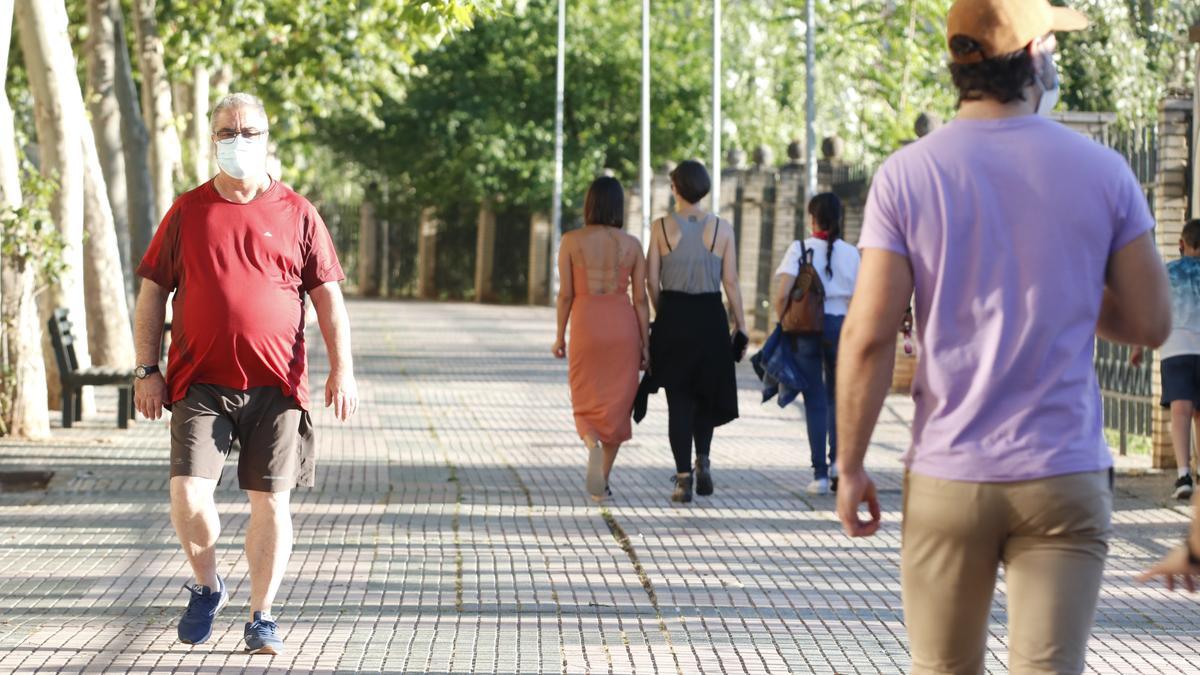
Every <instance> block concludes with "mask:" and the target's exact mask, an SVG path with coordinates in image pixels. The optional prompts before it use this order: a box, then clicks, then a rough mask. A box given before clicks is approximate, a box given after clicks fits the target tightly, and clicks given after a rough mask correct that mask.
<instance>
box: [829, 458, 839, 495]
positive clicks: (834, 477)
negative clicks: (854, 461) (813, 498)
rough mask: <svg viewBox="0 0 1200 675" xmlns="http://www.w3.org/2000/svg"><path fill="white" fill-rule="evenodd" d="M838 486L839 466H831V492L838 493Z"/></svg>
mask: <svg viewBox="0 0 1200 675" xmlns="http://www.w3.org/2000/svg"><path fill="white" fill-rule="evenodd" d="M837 486H838V476H837V465H836V464H830V465H829V491H830V492H837Z"/></svg>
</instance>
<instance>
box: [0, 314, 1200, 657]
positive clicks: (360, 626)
mask: <svg viewBox="0 0 1200 675" xmlns="http://www.w3.org/2000/svg"><path fill="white" fill-rule="evenodd" d="M351 314H352V317H353V323H354V341H355V351H356V360H357V367H358V371H359V378H360V379H359V382H360V388H361V393H362V398H363V405H362V411H361V413H360V415H359V416H358V417H357V418H356V419H355V420H354V421H353V422H352V423H350V424H348V425H340V424H338V423H337V422H336V421H335V420H333V419H332V417H331V416H330V415H329V414H328V413H327V412H326V411H325V410H318V411H316V413H315V419H316V422H317V427H318V430H317V431H318V444H319V453H320V454H319V457H320V459H319V464H318V486H317V487H316V488H315V489H312V490H301V491H298V492H297V493H296V495H295V496H294V498H293V505H294V511H295V539H296V542H295V553H294V556H293V558H292V561H291V564H290V565H289V569H288V578H287V579H286V580H285V582H284V584H283V587H282V589H281V591H280V594H279V598H278V603H277V607H276V610H275V613H276V615H277V617H278V618H279V620H280V622H281V623H282V626H283V628H284V630H285V631H286V638H287V645H288V648H289V653H288V654H287V655H286V656H282V657H276V658H269V657H262V656H247V655H245V654H244V653H242V652H241V651H240V650H241V644H240V641H241V631H242V625H243V623H244V622H245V621H246V620H247V616H246V615H247V613H248V609H247V601H248V597H249V577H248V571H247V568H246V562H245V558H244V555H243V554H242V552H241V544H242V538H243V536H244V532H245V527H246V523H247V518H248V515H249V510H248V506H247V504H246V502H245V499H244V497H243V496H242V495H241V494H240V493H239V492H238V490H237V489H236V485H234V483H235V482H236V474H235V473H234V465H233V463H232V462H230V464H229V465H228V466H227V468H226V472H225V474H224V477H223V480H222V485H221V487H220V488H219V490H218V502H219V507H220V510H221V513H222V528H223V531H222V537H221V543H220V546H221V548H220V560H221V572H222V574H223V575H224V576H225V578H226V580H227V584H228V587H229V589H230V591H231V593H232V602H231V604H230V606H229V607H228V608H227V609H226V610H225V612H224V613H223V614H222V615H221V616H220V617H219V619H218V621H217V624H216V628H215V632H214V636H213V639H212V641H211V642H210V643H209V644H206V645H201V646H196V647H188V646H186V645H182V644H179V643H177V642H176V641H175V624H176V622H177V621H178V618H179V615H180V614H181V612H182V608H183V606H184V604H185V600H186V594H185V593H184V592H183V590H182V589H181V588H180V585H181V584H182V583H183V582H185V581H187V579H188V574H189V572H188V569H187V564H186V562H185V560H184V557H183V555H182V553H181V552H180V551H179V546H178V543H177V542H176V541H175V537H174V531H173V530H172V528H171V524H170V521H169V517H168V509H167V475H166V471H167V464H166V461H167V454H168V442H169V436H168V432H167V426H166V424H165V423H162V422H157V423H153V422H145V421H142V422H139V423H138V424H136V425H134V428H132V429H130V430H128V431H118V430H116V429H110V428H109V426H108V425H109V420H110V418H111V414H110V413H111V412H112V411H113V409H114V408H115V400H114V399H113V398H112V397H110V395H109V394H108V393H107V392H100V395H99V396H98V398H99V401H100V410H99V412H98V413H97V414H96V415H95V416H93V417H91V418H89V419H88V420H85V421H84V423H82V424H80V425H78V426H76V427H75V428H72V429H69V430H61V429H56V430H55V436H54V439H53V440H52V441H49V442H44V443H22V442H15V441H11V440H8V439H3V440H0V469H18V468H49V469H52V470H54V471H55V472H56V473H55V478H54V480H53V481H52V483H51V485H50V488H49V489H48V490H47V491H45V492H37V493H10V494H0V603H2V604H0V672H19V673H27V672H63V673H78V672H133V673H166V672H188V673H191V672H203V673H216V672H245V673H259V672H279V671H281V670H285V669H286V670H290V671H295V672H321V673H341V672H346V673H350V672H389V673H402V672H458V673H468V672H481V673H530V672H551V673H559V672H561V673H578V672H595V673H659V672H661V673H687V674H689V675H690V674H691V673H784V672H795V673H851V672H863V673H895V672H903V671H905V670H906V669H907V668H908V666H909V660H908V654H907V642H906V639H905V635H904V627H903V612H902V608H901V603H900V588H899V581H898V564H899V551H898V546H899V535H900V529H899V516H898V509H899V506H900V482H901V465H900V462H899V457H900V454H901V452H902V451H903V449H904V447H905V446H906V444H907V442H908V436H909V433H910V419H911V415H912V405H911V403H910V402H909V401H907V400H906V399H904V398H901V397H892V398H889V399H888V402H887V405H886V407H885V410H884V413H883V415H882V416H881V420H880V425H879V428H878V429H877V431H876V433H875V437H874V439H873V444H874V447H873V448H872V451H871V455H870V458H869V464H870V467H871V469H872V471H873V473H874V475H875V476H876V479H877V482H878V484H879V488H880V492H881V498H882V501H883V504H884V508H885V513H886V515H885V523H884V526H883V528H882V531H881V532H880V534H879V535H877V536H876V537H874V538H871V539H866V540H850V539H848V538H846V537H844V536H843V535H842V534H841V531H840V528H839V526H838V524H837V523H836V521H835V518H834V512H833V506H834V503H833V498H832V497H812V496H809V495H807V494H804V493H803V488H804V485H805V484H806V483H807V477H808V475H809V470H808V467H807V464H808V451H807V443H806V440H805V437H804V425H803V423H802V413H801V412H800V411H799V409H798V408H797V407H795V406H793V407H791V408H789V409H786V410H780V409H779V408H778V407H776V406H775V405H774V404H773V403H772V404H769V405H765V406H764V405H760V404H759V395H758V392H757V389H756V387H755V382H754V380H753V377H752V375H751V374H750V372H749V371H748V369H747V368H746V366H744V365H743V366H742V367H741V369H740V370H739V377H740V378H741V393H740V403H741V408H742V418H741V419H740V420H738V421H737V422H735V423H734V424H732V425H730V426H726V427H722V428H721V429H718V430H717V433H716V439H715V442H714V450H713V452H714V454H713V466H714V477H715V480H716V486H717V491H716V494H715V495H714V496H713V497H711V498H700V497H697V499H696V501H695V502H694V503H693V504H691V505H688V506H680V505H675V504H671V503H669V501H668V500H667V497H668V495H669V493H670V490H671V483H670V478H671V474H672V462H671V455H670V449H669V446H668V443H667V434H666V406H665V402H664V401H663V400H662V399H661V397H660V398H658V399H656V400H652V402H651V406H650V412H649V416H648V418H647V420H646V421H645V422H644V423H643V424H642V425H641V426H639V427H637V428H636V429H635V434H636V436H635V438H634V439H633V441H631V442H630V443H628V444H627V445H626V446H625V447H624V448H623V449H622V452H621V455H620V457H619V459H618V463H617V467H616V470H615V472H614V474H613V481H612V487H613V491H614V492H615V493H616V497H615V499H613V500H612V502H611V503H609V504H607V505H605V506H602V507H598V506H596V505H594V504H592V503H591V502H590V500H588V499H587V497H586V496H585V495H584V494H583V462H584V459H585V454H584V452H583V451H582V448H581V445H580V443H579V441H578V439H577V438H576V437H575V434H574V427H573V424H572V421H571V415H570V399H569V394H568V390H567V386H566V373H565V364H564V363H563V362H561V361H556V360H554V359H552V358H550V356H549V343H550V338H551V337H552V331H553V324H552V322H553V314H552V312H551V311H550V310H548V309H543V308H525V307H494V306H493V307H484V306H474V305H456V304H427V303H388V302H365V301H354V302H352V303H351ZM320 343H321V341H320V339H319V336H317V335H316V334H315V333H313V334H311V335H310V344H311V346H312V349H313V352H314V354H313V357H312V365H313V371H314V372H313V382H314V385H316V386H314V387H313V388H314V389H315V390H317V391H320V385H321V383H322V382H323V378H324V364H323V362H322V359H323V354H322V351H321V348H322V345H321V344H320ZM1120 465H1121V467H1122V469H1123V473H1122V475H1121V476H1120V477H1119V480H1118V494H1117V499H1116V509H1117V510H1116V514H1115V517H1114V523H1115V529H1116V537H1115V538H1114V540H1113V544H1112V548H1111V552H1110V557H1109V565H1108V569H1107V571H1106V575H1105V585H1104V589H1103V592H1102V596H1101V599H1100V607H1099V611H1098V614H1097V622H1096V627H1095V631H1094V637H1093V640H1092V641H1091V646H1090V649H1091V651H1090V654H1089V662H1088V667H1089V671H1090V672H1100V673H1135V672H1136V673H1166V672H1189V671H1190V672H1195V671H1196V666H1195V664H1196V663H1200V661H1198V660H1197V657H1198V656H1200V653H1198V650H1200V647H1198V646H1197V645H1198V642H1197V639H1196V638H1197V636H1200V612H1197V605H1196V601H1195V599H1193V598H1191V597H1188V596H1186V595H1182V594H1170V593H1167V592H1166V591H1165V590H1164V589H1162V588H1160V587H1149V586H1140V585H1136V584H1134V583H1133V582H1132V577H1133V575H1134V573H1135V572H1136V571H1138V570H1140V569H1141V568H1142V567H1144V566H1145V564H1146V563H1147V562H1148V561H1150V560H1152V559H1154V558H1155V557H1157V556H1158V555H1160V554H1161V553H1162V552H1163V551H1164V550H1166V548H1167V547H1169V546H1171V545H1173V544H1174V543H1175V542H1176V541H1177V539H1178V536H1179V535H1180V533H1181V532H1182V531H1183V527H1184V524H1185V523H1186V521H1187V513H1186V509H1184V508H1183V507H1182V506H1180V505H1178V504H1175V503H1172V502H1170V501H1169V500H1166V499H1164V495H1165V492H1166V490H1167V486H1168V485H1169V484H1170V481H1171V477H1170V476H1164V475H1155V474H1151V473H1147V472H1145V471H1144V470H1143V467H1142V466H1141V465H1140V464H1139V461H1138V460H1137V459H1125V458H1122V460H1121V462H1120ZM1003 596H1004V585H1003V582H1002V581H1001V584H1000V585H999V587H998V591H997V597H996V604H995V606H994V607H993V612H992V625H991V627H990V638H989V643H988V648H989V652H988V657H987V663H986V667H987V670H988V672H1004V670H1005V668H1004V664H1005V659H1006V656H1007V653H1006V635H1007V631H1006V627H1005V621H1006V615H1005V613H1004V608H1003Z"/></svg>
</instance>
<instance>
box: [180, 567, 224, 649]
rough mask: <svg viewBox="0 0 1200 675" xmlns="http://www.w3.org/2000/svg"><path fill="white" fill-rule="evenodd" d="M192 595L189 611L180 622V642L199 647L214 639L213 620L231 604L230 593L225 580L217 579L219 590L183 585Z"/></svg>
mask: <svg viewBox="0 0 1200 675" xmlns="http://www.w3.org/2000/svg"><path fill="white" fill-rule="evenodd" d="M183 587H184V588H186V589H187V590H188V591H189V592H190V593H191V594H192V599H191V600H188V606H187V610H186V611H185V612H184V613H183V618H182V619H180V620H179V641H180V642H182V643H184V644H188V645H198V644H200V643H202V642H205V641H207V640H208V638H210V637H212V627H213V619H215V618H216V617H217V612H219V611H221V608H222V607H224V606H225V605H227V604H229V593H228V592H227V591H226V590H225V580H224V579H222V578H221V577H219V576H218V577H217V590H216V591H214V590H212V589H211V588H209V587H208V586H201V585H200V584H196V585H195V586H188V585H187V584H184V585H183Z"/></svg>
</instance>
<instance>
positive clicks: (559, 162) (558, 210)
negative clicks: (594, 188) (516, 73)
mask: <svg viewBox="0 0 1200 675" xmlns="http://www.w3.org/2000/svg"><path fill="white" fill-rule="evenodd" d="M566 42H567V0H558V60H557V70H556V77H555V89H554V197H553V199H554V203H553V204H551V205H550V214H551V215H550V237H551V242H552V243H551V246H550V269H551V275H550V280H551V281H550V298H551V301H554V299H555V298H557V297H558V285H559V283H561V280H560V279H559V278H558V247H559V244H560V242H561V241H562V189H563V95H564V90H565V84H566V73H565V72H564V65H565V59H566V51H567V44H566Z"/></svg>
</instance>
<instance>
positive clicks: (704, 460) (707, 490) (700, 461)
mask: <svg viewBox="0 0 1200 675" xmlns="http://www.w3.org/2000/svg"><path fill="white" fill-rule="evenodd" d="M712 493H713V481H712V467H711V466H710V464H709V461H708V457H706V456H704V455H700V456H698V457H696V494H698V495H700V496H701V497H707V496H709V495H711V494H712Z"/></svg>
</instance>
